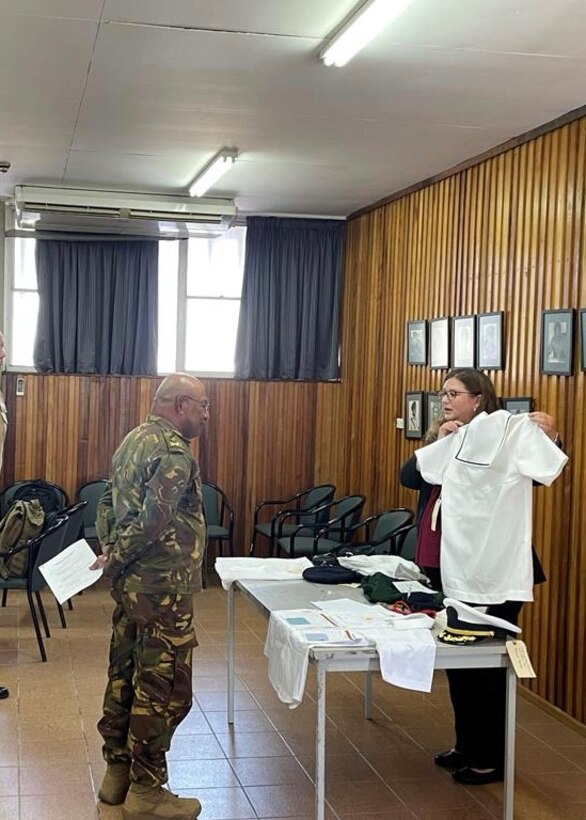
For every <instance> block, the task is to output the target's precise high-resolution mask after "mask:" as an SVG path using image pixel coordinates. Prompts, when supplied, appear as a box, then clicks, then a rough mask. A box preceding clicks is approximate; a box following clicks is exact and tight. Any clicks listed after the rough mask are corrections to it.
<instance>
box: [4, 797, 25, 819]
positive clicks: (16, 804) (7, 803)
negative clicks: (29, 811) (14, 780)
mask: <svg viewBox="0 0 586 820" xmlns="http://www.w3.org/2000/svg"><path fill="white" fill-rule="evenodd" d="M19 817H20V801H19V799H18V797H3V798H2V801H1V802H0V820H19Z"/></svg>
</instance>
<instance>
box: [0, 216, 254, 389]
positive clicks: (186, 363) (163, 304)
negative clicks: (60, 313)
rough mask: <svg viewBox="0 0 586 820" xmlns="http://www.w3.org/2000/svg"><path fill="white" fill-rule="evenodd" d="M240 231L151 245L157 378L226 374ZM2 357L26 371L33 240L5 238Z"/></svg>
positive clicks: (33, 308)
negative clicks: (155, 260)
mask: <svg viewBox="0 0 586 820" xmlns="http://www.w3.org/2000/svg"><path fill="white" fill-rule="evenodd" d="M245 240H246V228H244V227H235V228H231V229H230V230H228V231H226V233H223V234H220V235H219V236H217V237H202V238H194V239H188V240H187V239H181V240H163V241H161V242H159V326H158V359H157V367H158V371H159V373H172V372H173V371H175V370H181V371H188V372H194V373H199V374H202V375H207V376H231V375H232V374H233V373H234V351H235V346H236V332H237V328H238V315H239V312H240V295H241V291H242V278H243V274H244V247H245ZM5 246H6V262H7V266H6V269H7V271H8V272H9V276H8V278H7V282H8V288H7V293H8V292H9V297H8V298H7V322H6V327H7V331H8V332H7V359H8V364H9V367H11V368H14V369H22V368H32V367H33V347H34V334H35V329H36V324H37V313H38V309H39V295H38V291H37V274H36V268H35V240H34V239H9V238H7V239H6V242H5Z"/></svg>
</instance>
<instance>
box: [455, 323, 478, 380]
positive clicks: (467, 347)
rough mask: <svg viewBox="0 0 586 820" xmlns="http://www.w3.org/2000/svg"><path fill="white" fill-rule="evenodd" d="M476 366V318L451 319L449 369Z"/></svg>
mask: <svg viewBox="0 0 586 820" xmlns="http://www.w3.org/2000/svg"><path fill="white" fill-rule="evenodd" d="M475 364H476V317H475V316H474V315H471V316H454V317H453V318H452V356H451V367H452V368H456V367H474V366H475Z"/></svg>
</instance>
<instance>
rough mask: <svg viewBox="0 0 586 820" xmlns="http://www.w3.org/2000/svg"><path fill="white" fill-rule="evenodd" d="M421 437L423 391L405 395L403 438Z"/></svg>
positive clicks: (414, 391)
mask: <svg viewBox="0 0 586 820" xmlns="http://www.w3.org/2000/svg"><path fill="white" fill-rule="evenodd" d="M422 436H423V391H422V390H412V391H408V392H407V393H405V438H421V437H422Z"/></svg>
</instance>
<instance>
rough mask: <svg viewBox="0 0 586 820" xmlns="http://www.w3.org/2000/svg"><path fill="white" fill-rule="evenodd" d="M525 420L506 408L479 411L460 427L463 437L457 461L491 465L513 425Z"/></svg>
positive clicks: (485, 465) (476, 464)
mask: <svg viewBox="0 0 586 820" xmlns="http://www.w3.org/2000/svg"><path fill="white" fill-rule="evenodd" d="M523 421H524V419H523V417H522V416H512V415H511V414H510V413H508V412H507V411H506V410H497V411H496V412H494V413H486V412H484V411H483V412H482V413H479V414H478V415H477V416H475V417H474V418H473V419H472V421H471V422H470V424H467V425H466V426H465V427H462V428H460V429H461V433H462V439H461V445H460V449H459V450H458V452H457V453H456V459H457V461H463V462H467V463H469V464H473V465H475V466H477V467H478V466H481V467H490V466H491V464H492V463H493V461H494V460H495V458H496V457H497V455H498V454H499V452H500V450H501V448H502V446H503V444H504V443H505V439H506V436H507V432H508V431H509V429H510V427H511V425H513V426H515V425H516V424H518V423H520V422H523Z"/></svg>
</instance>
